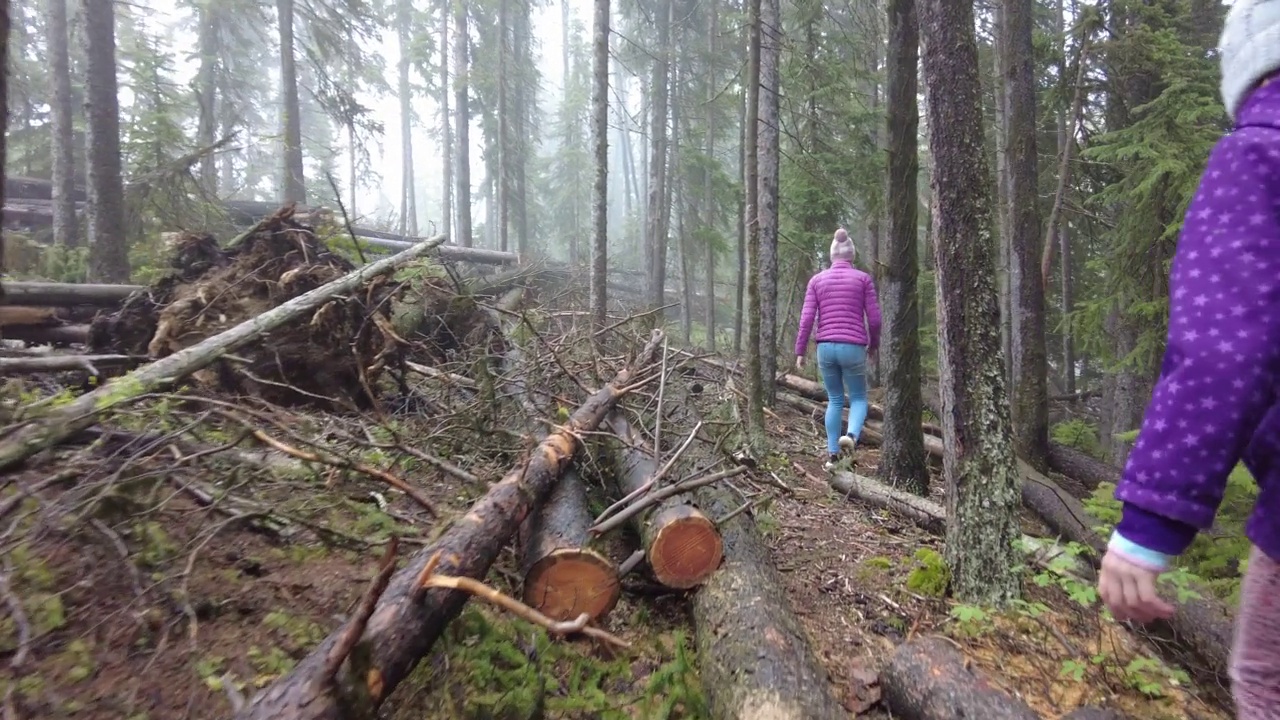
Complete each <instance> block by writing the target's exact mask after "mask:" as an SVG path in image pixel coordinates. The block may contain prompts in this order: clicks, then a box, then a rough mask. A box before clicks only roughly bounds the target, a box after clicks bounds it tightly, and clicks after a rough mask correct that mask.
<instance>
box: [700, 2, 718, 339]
mask: <svg viewBox="0 0 1280 720" xmlns="http://www.w3.org/2000/svg"><path fill="white" fill-rule="evenodd" d="M719 36H720V13H719V9H718V6H717V4H716V3H714V2H713V3H707V58H708V61H707V68H706V85H707V99H706V120H705V123H704V124H705V125H706V127H705V128H704V130H705V132H706V137H705V139H704V141H703V142H704V143H705V145H706V153H707V163H706V167H704V168H703V178H702V212H703V219H704V225H705V227H706V230H707V238H708V240H707V243H706V260H705V261H706V264H707V268H706V269H707V314H706V319H705V322H706V325H707V352H715V351H716V247H715V244H714V243H712V242H711V241H710V238H711V237H712V234H711V233H712V231H713V230H714V228H715V226H716V201H715V186H714V184H713V182H712V180H713V174H712V167H713V166H714V165H713V164H714V162H715V157H716V122H715V119H716V117H715V107H714V105H715V100H716V92H717V91H718V90H719V88H717V87H716V63H715V58H716V40H717V39H719Z"/></svg>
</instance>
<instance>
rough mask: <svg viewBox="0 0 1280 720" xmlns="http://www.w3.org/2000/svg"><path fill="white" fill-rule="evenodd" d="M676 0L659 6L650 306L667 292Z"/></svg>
mask: <svg viewBox="0 0 1280 720" xmlns="http://www.w3.org/2000/svg"><path fill="white" fill-rule="evenodd" d="M672 3H673V0H662V2H661V3H660V4H659V5H658V6H657V9H656V12H657V18H656V21H657V24H658V44H657V47H658V50H657V54H656V55H655V57H654V60H653V82H652V84H651V85H650V88H649V99H650V102H651V103H652V108H653V112H652V113H651V120H650V123H649V199H648V202H647V203H646V205H647V208H648V209H647V211H646V215H647V222H648V225H647V227H648V241H647V243H646V250H647V253H648V258H649V284H648V288H649V307H650V308H657V307H661V306H662V304H663V300H664V297H665V294H666V279H667V235H668V232H667V225H666V223H665V222H664V220H665V219H666V218H667V217H668V214H667V210H668V209H669V208H670V205H669V204H668V201H667V197H668V195H667V182H668V179H667V155H668V148H667V145H668V142H667V112H668V108H667V105H668V99H669V97H670V94H671V93H670V83H669V82H668V80H669V75H670V73H671V48H670V47H669V45H670V40H671V21H672V10H673V8H672Z"/></svg>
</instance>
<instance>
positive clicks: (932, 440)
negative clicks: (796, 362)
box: [778, 392, 942, 463]
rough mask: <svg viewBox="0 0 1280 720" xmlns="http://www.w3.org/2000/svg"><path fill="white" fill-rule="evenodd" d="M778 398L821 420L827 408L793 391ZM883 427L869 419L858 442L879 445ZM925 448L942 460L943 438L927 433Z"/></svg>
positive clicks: (935, 459) (934, 457) (873, 445)
mask: <svg viewBox="0 0 1280 720" xmlns="http://www.w3.org/2000/svg"><path fill="white" fill-rule="evenodd" d="M778 399H779V400H781V401H783V402H785V403H787V404H788V405H791V406H792V407H795V408H798V409H800V410H803V411H804V412H807V413H809V414H810V415H811V416H812V417H813V418H814V419H815V420H816V421H820V420H821V418H822V415H823V413H825V412H826V408H824V407H822V406H821V405H819V404H818V403H816V402H814V401H812V400H810V399H808V398H804V397H800V396H798V395H792V394H791V393H786V392H782V393H778ZM842 417H843V419H845V420H848V418H849V411H848V409H846V410H845V411H844V414H843V415H842ZM882 429H883V428H882V426H881V424H880V423H879V422H876V421H875V420H867V421H866V422H865V423H863V425H862V435H860V436H859V437H858V442H859V443H861V444H866V445H869V446H871V447H879V445H880V443H881V442H883V440H884V435H883V433H882ZM924 449H925V452H926V453H928V455H929V457H930V458H931V459H932V460H934V461H935V462H938V463H941V462H942V438H940V437H935V436H933V435H925V436H924Z"/></svg>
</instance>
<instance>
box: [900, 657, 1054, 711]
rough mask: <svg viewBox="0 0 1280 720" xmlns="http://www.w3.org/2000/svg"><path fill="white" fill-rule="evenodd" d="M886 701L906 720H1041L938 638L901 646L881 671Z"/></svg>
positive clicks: (1025, 705) (1024, 704)
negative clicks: (977, 671)
mask: <svg viewBox="0 0 1280 720" xmlns="http://www.w3.org/2000/svg"><path fill="white" fill-rule="evenodd" d="M880 690H881V698H882V699H883V700H884V703H885V705H886V706H888V708H889V710H890V712H892V713H893V716H894V717H896V718H902V720H953V719H954V718H981V720H1040V716H1039V714H1037V713H1036V711H1034V710H1032V709H1031V708H1030V707H1029V706H1027V704H1026V703H1024V702H1022V701H1021V700H1019V699H1017V698H1015V697H1013V696H1012V695H1009V694H1008V693H1006V692H1004V691H1003V690H1001V689H999V688H997V687H995V686H993V685H991V684H990V683H989V682H988V681H987V680H986V679H985V678H984V677H982V675H981V674H979V673H975V672H973V671H972V670H970V669H969V665H968V662H967V661H966V660H965V658H964V656H963V655H961V654H960V653H959V652H958V651H957V650H956V649H955V648H954V647H953V646H952V645H951V644H950V643H948V642H947V641H945V640H943V639H941V638H936V637H923V638H919V639H916V640H910V641H908V642H905V643H903V644H901V645H899V646H898V649H897V650H895V651H894V653H893V657H892V658H890V660H889V664H888V665H886V666H885V668H884V669H883V670H881V671H880Z"/></svg>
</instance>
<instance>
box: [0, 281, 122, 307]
mask: <svg viewBox="0 0 1280 720" xmlns="http://www.w3.org/2000/svg"><path fill="white" fill-rule="evenodd" d="M3 285H4V295H3V299H2V300H0V305H44V306H51V307H65V306H68V305H94V306H98V307H111V306H114V305H119V304H120V303H122V302H124V300H125V298H127V297H129V296H130V295H132V294H133V293H135V292H139V291H142V290H145V289H146V288H145V287H144V286H142V285H105V284H93V283H51V282H6V283H3Z"/></svg>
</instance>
